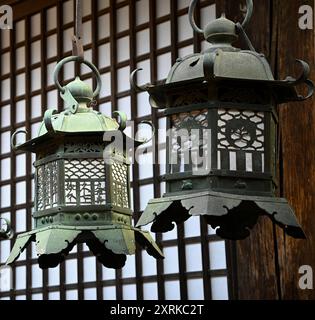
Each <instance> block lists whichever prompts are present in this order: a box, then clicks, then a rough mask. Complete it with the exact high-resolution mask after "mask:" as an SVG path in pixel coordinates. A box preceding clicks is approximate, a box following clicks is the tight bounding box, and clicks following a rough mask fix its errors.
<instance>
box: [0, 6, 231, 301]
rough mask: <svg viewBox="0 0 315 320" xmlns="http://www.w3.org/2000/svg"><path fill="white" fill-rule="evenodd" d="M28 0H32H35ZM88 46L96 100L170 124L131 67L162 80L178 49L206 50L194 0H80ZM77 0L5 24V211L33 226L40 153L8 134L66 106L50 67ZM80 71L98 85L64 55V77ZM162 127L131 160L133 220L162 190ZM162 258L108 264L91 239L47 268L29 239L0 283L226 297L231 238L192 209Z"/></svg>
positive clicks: (1, 107) (80, 291)
mask: <svg viewBox="0 0 315 320" xmlns="http://www.w3.org/2000/svg"><path fill="white" fill-rule="evenodd" d="M31 2H32V1H29V3H30V6H32V4H31ZM83 4H84V9H83V11H84V24H83V29H84V46H85V56H86V59H89V60H91V61H93V62H94V63H95V64H96V65H97V66H98V67H99V69H100V71H101V74H102V80H103V89H102V92H101V96H100V100H99V109H100V110H101V111H102V112H104V113H105V114H107V115H111V114H112V112H113V111H114V110H117V109H118V110H123V111H125V112H126V113H127V115H128V117H129V118H130V119H132V120H134V121H135V122H136V123H139V122H140V121H142V120H152V121H153V123H154V125H155V126H156V128H157V129H158V128H165V126H166V121H165V119H164V118H163V116H162V113H159V112H155V111H152V109H151V108H150V106H149V103H148V96H147V94H146V93H141V94H135V93H133V92H131V91H130V85H129V80H128V79H129V74H130V72H131V71H132V70H134V69H135V68H139V67H142V68H143V69H144V72H142V73H139V77H138V81H139V82H140V83H145V82H156V81H158V80H163V79H164V78H165V77H166V76H167V73H168V71H169V69H170V67H171V65H172V63H174V62H175V60H176V58H177V57H178V56H184V55H187V54H189V53H193V52H194V51H197V52H198V51H200V50H201V49H202V48H203V47H204V46H205V44H204V43H202V42H201V41H200V39H199V38H198V37H197V36H196V35H193V32H192V29H191V27H190V25H189V22H188V15H187V13H188V5H189V0H178V1H176V0H140V1H119V0H117V1H115V0H111V1H109V0H107V1H106V0H84V1H83ZM74 11H75V8H74V1H72V0H71V1H56V3H55V4H54V5H53V6H51V7H44V4H43V8H42V9H41V11H39V12H36V13H32V14H29V15H25V16H24V17H23V18H22V19H20V20H19V21H16V22H15V24H14V29H13V31H4V30H1V67H0V77H1V96H0V99H1V102H0V115H1V123H0V125H1V127H0V134H1V148H0V161H1V166H0V178H1V181H0V189H1V190H0V213H1V216H2V217H6V218H9V219H10V220H11V221H12V224H13V227H14V229H15V231H16V233H17V234H18V233H21V232H24V231H26V230H30V229H31V228H32V219H31V215H32V207H33V202H32V201H33V200H32V199H33V183H34V181H33V169H32V162H33V161H34V157H32V156H31V155H30V154H22V153H19V154H15V153H13V152H12V151H11V149H10V135H11V134H12V133H13V132H14V131H15V130H16V129H26V130H27V132H28V135H29V137H31V136H34V135H36V133H37V130H38V126H39V123H40V121H41V119H42V116H43V113H44V111H45V110H46V108H58V109H59V111H60V110H62V108H63V106H62V102H61V100H60V98H59V96H58V92H57V90H56V89H55V87H54V84H53V79H52V73H53V68H54V66H55V64H56V62H57V61H58V60H60V59H61V58H62V57H64V56H67V55H70V54H71V36H72V35H73V27H74V23H73V21H74ZM198 13H200V14H199V17H198V20H200V23H201V25H202V26H204V25H205V23H206V22H207V21H208V20H209V19H214V18H215V4H214V1H209V0H206V1H201V4H200V7H199V8H198ZM75 71H77V72H80V73H81V75H82V78H83V79H85V80H86V81H89V82H90V83H91V84H92V85H93V84H94V85H95V83H93V81H94V80H93V79H92V78H91V77H92V75H91V74H90V73H89V72H90V71H89V70H88V69H86V68H82V69H81V70H75V67H74V65H71V64H70V65H67V66H66V67H65V69H64V72H63V80H64V81H65V82H67V81H69V80H70V79H72V77H73V76H74V74H75ZM164 139H165V137H163V134H162V135H159V136H157V137H156V138H155V141H153V143H155V144H160V151H159V153H154V152H153V148H152V143H151V144H148V145H146V146H144V147H145V148H147V153H146V154H145V155H144V156H142V158H141V161H142V163H143V164H141V165H138V164H136V165H134V167H133V169H132V195H133V197H132V198H133V209H134V212H135V215H134V216H135V220H137V219H138V217H139V215H140V214H141V212H142V211H143V210H144V208H145V206H146V204H147V202H148V200H149V199H151V198H153V197H159V196H160V195H162V194H163V192H164V185H163V183H160V178H159V177H160V175H161V174H163V173H164V172H165V168H164V166H163V164H161V165H159V164H156V165H152V164H150V163H152V162H153V160H155V162H156V163H158V160H161V161H162V163H164V162H163V160H164V158H165V140H164ZM156 240H157V241H158V243H159V244H160V246H161V247H162V248H163V251H164V254H165V260H164V261H163V260H161V261H157V262H156V261H155V260H154V259H153V258H151V257H150V256H148V255H147V254H144V253H143V252H142V251H141V250H138V252H137V254H136V255H135V256H133V257H129V258H128V260H127V264H126V267H125V268H124V269H123V270H118V271H114V270H110V269H105V268H103V267H102V266H101V265H100V264H98V263H96V261H95V258H94V257H93V256H92V255H91V254H90V253H89V251H88V250H87V247H86V246H85V245H79V246H78V247H77V248H75V249H74V250H73V252H72V253H71V254H70V256H69V257H68V258H67V260H66V261H65V263H63V264H61V265H60V266H59V267H57V268H55V269H51V270H49V271H42V270H41V269H39V267H38V265H37V263H36V254H35V251H34V246H33V248H28V249H27V250H26V251H25V252H24V253H23V254H22V255H21V257H20V258H19V260H18V261H17V262H16V263H15V265H14V266H13V275H14V277H13V287H14V288H13V290H11V291H10V292H0V297H1V299H104V300H109V299H160V300H161V299H228V297H229V294H228V278H229V277H228V267H227V261H229V259H226V244H225V242H224V241H222V240H220V239H219V238H217V236H216V235H215V234H214V231H213V230H210V229H209V228H208V227H207V226H206V225H205V224H204V223H203V222H202V223H201V221H200V220H199V218H193V219H190V220H189V221H188V222H187V223H186V224H185V225H184V226H180V227H179V228H176V229H175V230H174V231H172V232H170V233H167V234H164V235H157V236H156ZM12 246H13V240H11V241H10V240H6V241H1V242H0V262H1V264H4V263H5V260H6V259H7V257H8V255H9V252H10V249H11V248H12Z"/></svg>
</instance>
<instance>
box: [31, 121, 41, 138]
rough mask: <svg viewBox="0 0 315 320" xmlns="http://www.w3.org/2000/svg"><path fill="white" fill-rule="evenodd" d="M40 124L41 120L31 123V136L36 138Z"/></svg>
mask: <svg viewBox="0 0 315 320" xmlns="http://www.w3.org/2000/svg"><path fill="white" fill-rule="evenodd" d="M40 125H41V122H37V123H34V124H32V127H31V134H32V138H36V137H37V136H38V132H39V128H40Z"/></svg>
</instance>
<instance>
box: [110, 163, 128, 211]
mask: <svg viewBox="0 0 315 320" xmlns="http://www.w3.org/2000/svg"><path fill="white" fill-rule="evenodd" d="M112 188H113V189H112V190H113V191H112V204H113V205H114V206H118V207H121V208H129V197H128V166H127V165H126V164H125V163H121V162H118V161H113V164H112Z"/></svg>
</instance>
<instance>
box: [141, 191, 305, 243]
mask: <svg viewBox="0 0 315 320" xmlns="http://www.w3.org/2000/svg"><path fill="white" fill-rule="evenodd" d="M191 216H203V217H204V218H205V220H206V222H207V223H208V224H210V225H211V227H212V228H213V229H216V228H217V229H216V232H217V235H218V236H220V237H222V238H224V239H229V240H243V239H245V238H247V237H248V236H249V235H250V230H251V229H253V227H254V226H255V225H256V224H257V222H258V219H259V217H260V216H268V217H269V218H270V219H271V220H272V221H273V222H274V223H276V224H277V225H279V226H280V227H281V228H283V229H284V231H285V232H286V233H287V234H288V235H290V236H292V237H294V238H301V239H305V234H304V232H303V230H302V228H301V226H300V225H299V223H298V221H297V219H296V217H295V214H294V211H293V209H292V208H291V207H290V205H289V204H288V202H287V200H285V199H280V198H272V197H252V196H243V195H233V194H226V193H218V192H211V191H207V192H200V193H193V194H186V195H184V196H183V195H179V196H172V197H164V198H160V199H154V200H151V201H150V202H149V204H148V206H147V207H146V209H145V211H144V213H143V214H142V216H141V218H140V219H139V221H138V224H137V227H141V226H145V225H148V224H150V223H152V222H153V224H152V227H151V231H153V232H168V231H171V230H172V229H173V228H174V222H175V223H177V224H179V223H182V222H184V221H186V220H187V219H189V218H190V217H191Z"/></svg>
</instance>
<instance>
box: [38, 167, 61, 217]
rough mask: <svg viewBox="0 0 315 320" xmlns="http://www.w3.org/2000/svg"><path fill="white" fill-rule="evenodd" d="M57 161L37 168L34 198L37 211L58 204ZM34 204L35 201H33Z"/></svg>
mask: <svg viewBox="0 0 315 320" xmlns="http://www.w3.org/2000/svg"><path fill="white" fill-rule="evenodd" d="M58 168H59V161H53V162H49V163H47V164H44V165H41V166H39V167H38V168H37V175H36V181H37V182H36V197H37V207H36V210H37V211H41V210H45V209H50V208H55V207H57V206H58V204H59V196H58V183H59V178H58ZM35 203H36V201H35Z"/></svg>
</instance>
